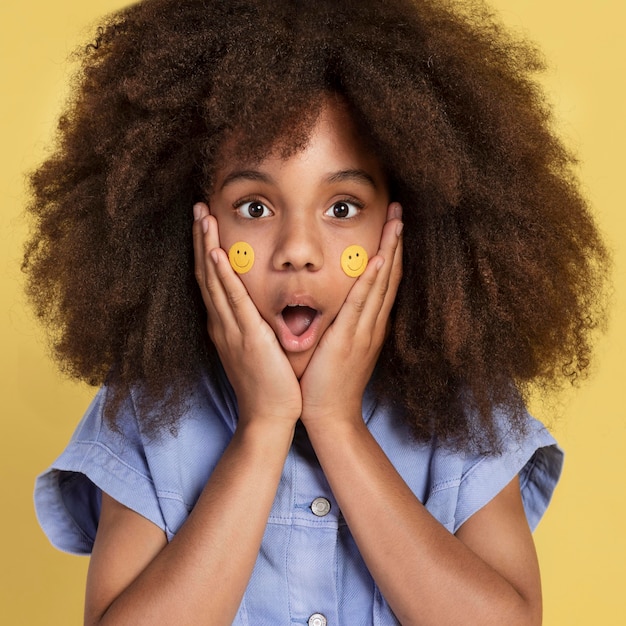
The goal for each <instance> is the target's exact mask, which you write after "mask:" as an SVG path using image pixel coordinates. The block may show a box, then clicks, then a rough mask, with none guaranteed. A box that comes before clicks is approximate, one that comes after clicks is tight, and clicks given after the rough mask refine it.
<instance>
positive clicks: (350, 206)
mask: <svg viewBox="0 0 626 626" xmlns="http://www.w3.org/2000/svg"><path fill="white" fill-rule="evenodd" d="M358 210H359V209H358V207H357V205H355V204H354V203H353V202H346V201H345V200H340V201H339V202H335V204H333V205H332V206H331V207H330V208H329V209H328V210H327V211H326V215H328V216H330V217H336V218H339V219H345V218H350V217H355V216H356V214H357V213H358Z"/></svg>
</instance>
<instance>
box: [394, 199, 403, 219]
mask: <svg viewBox="0 0 626 626" xmlns="http://www.w3.org/2000/svg"><path fill="white" fill-rule="evenodd" d="M392 214H393V217H394V218H395V217H397V218H398V219H402V205H401V204H399V203H397V202H396V203H395V204H394V206H393V209H392Z"/></svg>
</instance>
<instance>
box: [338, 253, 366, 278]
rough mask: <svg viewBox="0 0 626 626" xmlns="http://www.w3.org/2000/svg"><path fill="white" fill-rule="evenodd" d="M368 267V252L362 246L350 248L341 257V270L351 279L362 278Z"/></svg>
mask: <svg viewBox="0 0 626 626" xmlns="http://www.w3.org/2000/svg"><path fill="white" fill-rule="evenodd" d="M366 267H367V252H365V249H364V248H362V247H361V246H348V247H347V248H346V249H345V250H344V251H343V253H342V255H341V269H342V270H343V271H344V272H345V273H346V274H347V275H348V276H350V277H351V278H356V277H357V276H360V275H361V274H362V273H363V272H364V271H365V268H366Z"/></svg>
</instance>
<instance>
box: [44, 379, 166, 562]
mask: <svg viewBox="0 0 626 626" xmlns="http://www.w3.org/2000/svg"><path fill="white" fill-rule="evenodd" d="M106 393H107V390H106V388H103V389H101V390H100V391H99V392H98V394H97V395H96V397H95V398H94V400H93V402H92V403H91V405H90V407H89V409H88V410H87V412H86V414H85V416H84V417H83V419H82V421H81V422H80V424H79V425H78V427H77V429H76V431H75V432H74V435H73V436H72V439H71V440H70V442H69V444H68V446H67V448H66V449H65V450H64V451H63V453H62V454H61V456H59V458H58V459H57V460H56V461H55V462H54V463H53V464H52V466H51V467H50V468H49V469H48V470H46V471H45V472H44V473H43V474H41V475H40V476H38V477H37V480H36V482H35V511H36V513H37V518H38V520H39V523H40V525H41V527H42V529H43V530H44V532H45V534H46V535H47V537H48V539H49V540H50V542H51V543H52V544H53V545H54V546H55V547H57V548H59V549H60V550H64V551H66V552H70V553H74V554H88V553H90V552H91V549H92V546H93V542H94V540H95V536H96V530H97V527H98V519H99V517H100V503H101V495H102V494H101V492H102V491H104V492H106V493H107V494H109V495H110V496H111V497H113V498H115V499H116V500H117V501H118V502H121V503H122V504H124V505H125V506H127V507H128V508H130V509H132V510H134V511H136V512H137V513H139V514H140V515H142V516H143V517H145V518H147V519H148V520H150V521H151V522H153V523H154V524H156V525H157V526H159V527H160V528H164V527H165V523H164V520H163V515H162V513H161V510H160V506H159V501H158V498H157V494H156V490H155V487H154V484H153V481H152V479H151V478H150V472H149V469H148V464H147V461H146V458H145V454H144V448H143V444H142V441H141V436H140V433H139V429H138V427H137V421H136V418H135V411H134V407H133V404H132V399H131V398H130V397H129V398H128V399H127V400H126V401H125V403H124V404H123V405H122V407H121V409H120V414H119V419H118V427H119V432H118V431H113V430H112V429H111V428H109V426H108V425H107V423H106V422H105V421H104V420H103V409H104V404H105V400H106Z"/></svg>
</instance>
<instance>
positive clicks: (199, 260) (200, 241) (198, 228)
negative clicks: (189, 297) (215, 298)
mask: <svg viewBox="0 0 626 626" xmlns="http://www.w3.org/2000/svg"><path fill="white" fill-rule="evenodd" d="M208 214H209V207H208V206H207V205H206V204H204V203H203V202H197V203H196V204H194V205H193V258H194V274H195V277H196V281H197V282H198V286H199V287H200V290H201V291H203V290H204V281H205V275H206V272H205V267H204V234H203V231H202V220H203V218H205V217H206V216H207V215H208ZM202 295H203V297H204V293H203V294H202Z"/></svg>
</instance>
